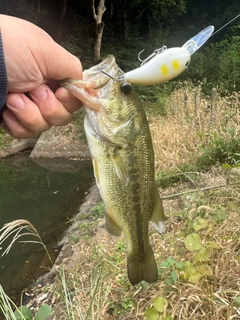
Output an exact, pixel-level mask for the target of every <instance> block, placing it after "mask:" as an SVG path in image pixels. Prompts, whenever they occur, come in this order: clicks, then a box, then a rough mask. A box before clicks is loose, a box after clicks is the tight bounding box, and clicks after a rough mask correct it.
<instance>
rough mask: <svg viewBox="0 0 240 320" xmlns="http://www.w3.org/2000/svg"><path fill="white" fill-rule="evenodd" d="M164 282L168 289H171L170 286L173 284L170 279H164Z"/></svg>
mask: <svg viewBox="0 0 240 320" xmlns="http://www.w3.org/2000/svg"><path fill="white" fill-rule="evenodd" d="M165 282H166V284H167V285H168V286H169V287H171V286H172V284H173V281H172V279H170V278H167V279H165Z"/></svg>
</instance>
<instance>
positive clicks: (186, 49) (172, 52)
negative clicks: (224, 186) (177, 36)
mask: <svg viewBox="0 0 240 320" xmlns="http://www.w3.org/2000/svg"><path fill="white" fill-rule="evenodd" d="M213 31H214V27H213V26H208V27H207V28H205V29H203V30H202V31H200V32H199V33H198V34H197V35H195V36H194V37H193V38H191V39H189V40H188V41H187V42H186V43H185V44H184V45H183V46H182V47H175V48H170V49H167V47H166V46H164V47H162V48H160V49H156V50H155V51H154V52H153V53H152V54H151V55H150V56H149V57H147V58H146V59H145V60H143V61H142V60H141V59H140V54H141V52H142V51H141V52H140V53H139V55H138V58H139V60H140V61H141V62H142V63H141V65H140V67H139V68H137V69H134V70H131V71H129V72H126V73H125V74H124V75H123V76H120V77H117V78H116V80H117V81H125V82H128V83H133V84H140V85H153V84H159V83H163V82H166V81H168V80H171V79H173V78H175V77H177V76H178V75H180V74H181V73H182V72H183V71H184V70H185V69H186V68H187V67H188V66H189V63H190V60H191V55H192V54H193V53H194V52H196V51H197V50H198V49H199V48H200V47H201V46H202V45H203V44H204V43H205V42H206V41H207V40H208V39H209V37H210V36H211V35H212V33H213Z"/></svg>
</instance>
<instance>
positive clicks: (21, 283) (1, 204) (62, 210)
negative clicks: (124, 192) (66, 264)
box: [0, 154, 93, 304]
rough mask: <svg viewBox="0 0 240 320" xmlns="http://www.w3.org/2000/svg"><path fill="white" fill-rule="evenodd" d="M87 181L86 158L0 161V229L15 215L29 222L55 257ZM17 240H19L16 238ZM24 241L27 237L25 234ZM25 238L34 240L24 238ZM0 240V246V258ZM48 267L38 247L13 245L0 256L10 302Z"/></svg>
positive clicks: (2, 281) (0, 274)
mask: <svg viewBox="0 0 240 320" xmlns="http://www.w3.org/2000/svg"><path fill="white" fill-rule="evenodd" d="M92 183H93V173H92V165H91V163H90V161H74V160H41V161H40V160H38V161H37V162H36V161H33V160H30V159H29V158H28V154H27V155H25V156H23V155H18V156H14V157H11V158H10V159H8V160H2V161H0V228H2V226H3V225H4V224H5V223H8V222H11V221H13V220H16V219H26V220H28V221H29V222H31V223H32V224H33V226H34V227H35V228H36V229H37V231H38V233H39V234H40V236H41V238H42V240H43V242H44V244H45V245H46V246H47V248H48V251H49V253H50V255H51V257H52V259H53V260H54V259H56V257H57V255H58V250H57V249H56V246H57V243H58V241H59V240H61V237H62V235H63V232H64V231H65V230H66V229H67V227H68V225H69V221H70V219H71V218H72V217H73V216H74V214H75V213H76V212H77V210H78V208H79V206H80V204H81V203H82V202H83V200H84V198H85V196H86V193H87V191H88V190H89V188H90V186H91V185H92ZM19 240H21V238H20V239H19ZM24 240H27V239H26V237H25V238H24ZM28 240H37V238H34V237H28ZM5 248H6V244H3V245H1V248H0V256H1V254H2V252H3V250H4V249H5ZM49 268H50V262H49V259H48V258H47V256H46V253H45V251H44V249H43V247H42V246H41V245H37V244H33V243H27V242H23V243H16V244H14V246H13V247H12V249H11V250H10V252H9V253H8V254H7V255H5V256H3V257H0V284H1V285H2V287H3V288H4V290H5V292H6V293H7V294H8V295H9V296H10V297H11V298H13V299H14V300H15V302H16V303H17V304H18V303H19V302H18V301H16V299H18V297H19V293H20V292H21V290H23V289H24V288H26V287H27V286H29V285H30V284H31V283H32V282H33V281H34V280H35V279H36V278H37V277H39V276H40V275H41V274H43V273H45V272H47V271H48V270H49Z"/></svg>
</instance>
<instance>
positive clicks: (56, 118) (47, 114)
mask: <svg viewBox="0 0 240 320" xmlns="http://www.w3.org/2000/svg"><path fill="white" fill-rule="evenodd" d="M29 94H30V96H31V98H32V99H33V101H34V102H35V104H36V105H37V106H38V108H39V110H40V112H41V115H42V116H43V117H44V119H45V120H46V121H47V122H48V123H50V124H51V125H54V126H62V125H65V124H67V123H69V122H70V121H72V119H73V116H72V114H71V113H70V112H69V111H68V110H67V109H66V108H65V107H64V105H63V104H62V103H61V102H60V101H59V100H58V99H57V98H56V97H55V95H54V93H53V92H52V91H51V90H50V89H49V87H48V86H47V85H41V86H39V87H38V88H36V89H34V90H32V91H30V92H29Z"/></svg>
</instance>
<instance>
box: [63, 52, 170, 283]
mask: <svg viewBox="0 0 240 320" xmlns="http://www.w3.org/2000/svg"><path fill="white" fill-rule="evenodd" d="M122 74H123V71H122V70H121V69H119V67H118V66H117V64H116V63H115V58H114V57H113V56H109V57H108V58H107V59H105V60H104V61H103V62H102V63H100V64H99V65H96V66H94V67H92V68H90V69H89V70H85V71H84V73H83V80H81V81H78V80H66V81H64V82H62V83H61V84H62V85H63V86H64V87H65V88H67V89H68V90H69V91H70V92H71V93H72V94H73V95H74V96H76V97H77V98H78V99H80V100H81V101H82V102H83V104H84V107H85V109H86V115H85V119H84V128H85V132H86V137H87V142H88V146H89V149H90V153H91V156H92V162H93V168H94V175H95V179H96V183H97V185H98V188H99V191H100V194H101V197H102V199H103V202H104V204H105V208H106V213H105V221H106V222H105V223H106V229H107V231H108V232H109V233H110V234H112V235H115V236H119V235H120V234H121V233H122V231H123V233H124V235H125V238H126V242H127V268H128V277H129V280H130V282H131V284H132V285H135V284H137V283H139V282H140V281H142V280H145V281H147V282H154V281H156V280H157V279H158V270H157V265H156V262H155V258H154V254H153V251H152V248H151V245H150V243H149V236H148V229H149V221H150V222H151V223H152V224H153V226H154V227H155V229H156V230H157V231H158V232H159V233H162V232H163V230H164V224H163V221H164V220H165V216H164V212H163V207H162V202H161V199H160V196H159V192H158V189H157V187H156V183H155V170H154V151H153V146H152V140H151V135H150V131H149V126H148V122H147V119H146V115H145V113H144V110H143V107H142V105H141V103H140V101H139V100H138V98H137V96H136V94H135V93H134V91H133V90H132V88H131V87H130V85H129V84H126V83H121V82H119V81H116V77H118V76H121V75H122Z"/></svg>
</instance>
